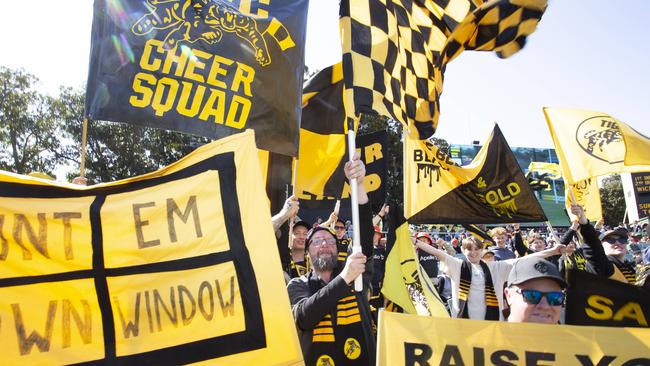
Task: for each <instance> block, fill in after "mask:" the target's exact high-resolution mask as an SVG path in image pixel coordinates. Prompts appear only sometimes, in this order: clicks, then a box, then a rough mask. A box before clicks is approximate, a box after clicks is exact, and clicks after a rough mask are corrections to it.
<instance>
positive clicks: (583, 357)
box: [576, 355, 616, 366]
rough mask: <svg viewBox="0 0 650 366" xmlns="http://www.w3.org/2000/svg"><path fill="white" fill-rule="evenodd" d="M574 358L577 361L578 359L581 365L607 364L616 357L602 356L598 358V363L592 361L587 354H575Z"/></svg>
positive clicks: (605, 365) (598, 365)
mask: <svg viewBox="0 0 650 366" xmlns="http://www.w3.org/2000/svg"><path fill="white" fill-rule="evenodd" d="M576 358H577V359H578V361H580V364H581V365H582V366H609V365H610V364H611V363H612V361H614V360H615V359H616V356H606V355H605V356H603V357H601V358H600V361H598V363H596V364H595V363H594V362H593V361H592V360H591V358H590V357H589V355H576Z"/></svg>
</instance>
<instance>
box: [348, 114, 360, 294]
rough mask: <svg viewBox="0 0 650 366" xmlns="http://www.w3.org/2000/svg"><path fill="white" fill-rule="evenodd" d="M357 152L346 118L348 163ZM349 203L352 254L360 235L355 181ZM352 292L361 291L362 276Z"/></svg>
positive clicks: (349, 123) (355, 250)
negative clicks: (350, 209)
mask: <svg viewBox="0 0 650 366" xmlns="http://www.w3.org/2000/svg"><path fill="white" fill-rule="evenodd" d="M356 150H357V144H356V141H355V135H354V121H353V120H352V119H351V118H348V155H349V157H350V161H352V158H353V157H354V154H355V152H356ZM350 203H351V204H352V254H354V253H360V252H361V235H360V231H359V192H358V191H357V180H356V178H355V179H351V180H350ZM354 290H355V291H357V292H360V291H363V276H362V275H359V277H357V278H356V279H355V280H354Z"/></svg>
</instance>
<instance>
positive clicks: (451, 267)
mask: <svg viewBox="0 0 650 366" xmlns="http://www.w3.org/2000/svg"><path fill="white" fill-rule="evenodd" d="M517 260H518V259H517V258H516V259H508V260H505V261H494V262H489V263H486V264H487V265H488V268H489V269H490V275H491V276H492V284H493V285H494V292H495V293H496V296H497V301H498V302H499V319H500V320H504V319H503V314H502V313H501V310H503V284H504V282H506V280H507V279H508V275H509V274H510V270H511V269H512V265H513V264H514V263H515V262H516V261H517ZM462 264H463V261H462V260H461V259H458V258H456V257H452V256H450V255H449V254H447V253H444V258H443V259H442V260H441V261H440V269H441V270H442V271H443V272H444V273H445V274H446V275H447V276H449V278H450V279H451V300H452V309H451V315H452V316H453V317H455V318H457V317H458V315H459V314H458V313H459V311H460V306H459V305H458V290H459V289H460V269H461V266H462ZM470 268H471V270H472V283H471V284H470V287H469V294H468V295H467V304H466V306H467V313H468V314H469V318H470V319H480V320H483V319H485V311H486V306H485V274H484V273H483V269H482V268H481V266H480V265H479V264H472V266H471V267H470Z"/></svg>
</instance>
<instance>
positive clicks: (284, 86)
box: [86, 0, 308, 156]
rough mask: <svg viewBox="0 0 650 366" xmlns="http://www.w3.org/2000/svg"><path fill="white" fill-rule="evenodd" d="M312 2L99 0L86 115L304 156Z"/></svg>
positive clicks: (96, 11) (92, 45)
mask: <svg viewBox="0 0 650 366" xmlns="http://www.w3.org/2000/svg"><path fill="white" fill-rule="evenodd" d="M307 6H308V1H307V0H273V2H269V1H268V0H266V1H261V0H252V1H237V2H233V1H228V0H146V1H142V0H123V1H110V0H95V6H94V19H93V31H92V44H91V53H90V69H89V73H88V85H87V92H86V115H87V116H88V117H89V118H90V119H93V120H107V121H115V122H125V123H133V124H138V125H143V126H149V127H156V128H164V129H170V130H176V131H181V132H188V133H193V134H196V135H202V136H206V137H210V138H219V137H223V136H227V135H232V134H234V133H238V132H241V131H243V130H244V129H247V128H252V129H254V130H255V131H256V136H257V143H258V147H260V148H262V149H265V150H269V151H273V152H276V153H280V154H284V155H291V156H296V155H297V153H298V129H299V126H300V113H301V109H300V95H301V91H302V81H303V59H304V49H305V48H304V42H305V34H306V22H307Z"/></svg>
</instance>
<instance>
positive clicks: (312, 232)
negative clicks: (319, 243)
mask: <svg viewBox="0 0 650 366" xmlns="http://www.w3.org/2000/svg"><path fill="white" fill-rule="evenodd" d="M323 230H325V231H327V232H328V233H330V234H331V235H332V236H333V237H334V239H336V234H335V233H334V232H332V230H330V229H329V228H327V227H325V226H316V227H314V228H312V229H311V230H309V232H308V233H307V240H305V250H307V249H308V248H309V244H310V243H311V238H312V237H313V236H314V234H316V233H317V232H319V231H323ZM336 241H337V242H338V239H336Z"/></svg>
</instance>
